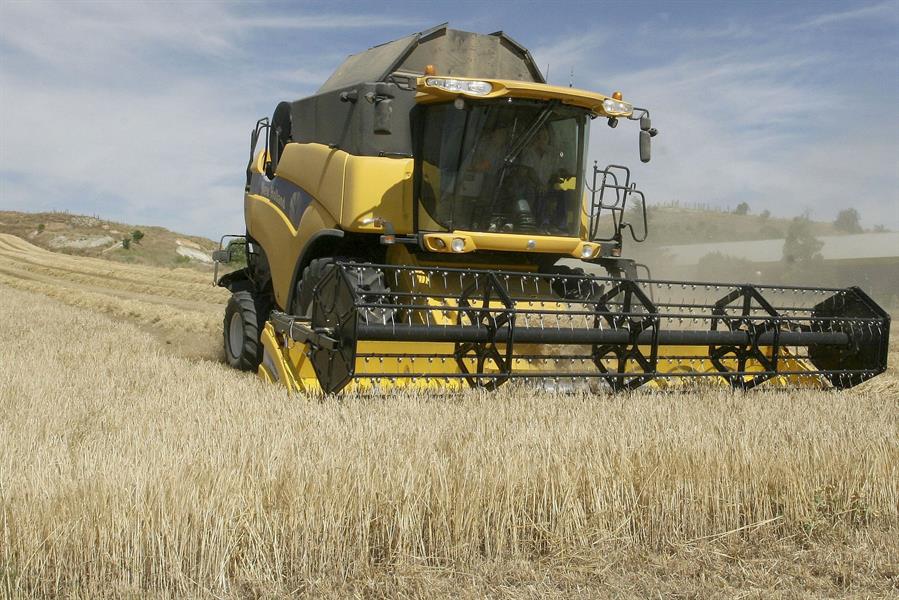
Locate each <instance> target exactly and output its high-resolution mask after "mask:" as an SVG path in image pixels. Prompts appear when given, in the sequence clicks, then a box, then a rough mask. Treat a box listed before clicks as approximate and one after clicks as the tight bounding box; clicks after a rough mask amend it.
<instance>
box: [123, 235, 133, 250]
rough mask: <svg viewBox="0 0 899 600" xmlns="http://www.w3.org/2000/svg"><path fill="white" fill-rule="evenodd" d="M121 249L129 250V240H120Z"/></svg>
mask: <svg viewBox="0 0 899 600" xmlns="http://www.w3.org/2000/svg"><path fill="white" fill-rule="evenodd" d="M122 248H124V249H125V250H130V249H131V238H127V237H126V238H122Z"/></svg>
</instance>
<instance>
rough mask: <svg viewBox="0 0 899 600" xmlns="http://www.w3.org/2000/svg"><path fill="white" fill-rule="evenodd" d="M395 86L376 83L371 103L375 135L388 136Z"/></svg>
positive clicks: (390, 129)
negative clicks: (373, 107) (373, 108)
mask: <svg viewBox="0 0 899 600" xmlns="http://www.w3.org/2000/svg"><path fill="white" fill-rule="evenodd" d="M395 89H396V85H395V84H392V83H378V84H377V85H376V86H375V94H374V96H373V97H372V98H371V101H372V102H373V103H374V105H375V122H374V131H375V134H376V135H390V133H391V131H392V128H391V121H392V116H393V97H394V90H395Z"/></svg>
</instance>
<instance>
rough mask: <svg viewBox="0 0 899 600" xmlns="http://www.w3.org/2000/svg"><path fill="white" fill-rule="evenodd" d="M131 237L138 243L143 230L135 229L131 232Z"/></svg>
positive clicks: (142, 237)
mask: <svg viewBox="0 0 899 600" xmlns="http://www.w3.org/2000/svg"><path fill="white" fill-rule="evenodd" d="M131 239H132V240H134V241H135V242H136V243H138V244H140V241H141V240H142V239H144V232H143V231H141V230H140V229H135V230H134V231H132V232H131Z"/></svg>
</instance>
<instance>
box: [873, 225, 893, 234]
mask: <svg viewBox="0 0 899 600" xmlns="http://www.w3.org/2000/svg"><path fill="white" fill-rule="evenodd" d="M872 231H873V232H874V233H886V232H887V231H889V229H887V227H886V225H884V224H883V223H878V224H877V225H875V226H874V229H872Z"/></svg>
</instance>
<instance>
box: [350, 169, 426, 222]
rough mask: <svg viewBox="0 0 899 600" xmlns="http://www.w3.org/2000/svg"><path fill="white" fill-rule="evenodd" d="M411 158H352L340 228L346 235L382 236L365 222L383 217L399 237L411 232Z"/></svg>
mask: <svg viewBox="0 0 899 600" xmlns="http://www.w3.org/2000/svg"><path fill="white" fill-rule="evenodd" d="M412 166H413V160H412V159H411V158H408V159H407V158H386V157H380V156H349V157H348V158H347V162H346V185H345V188H344V203H343V211H342V212H341V213H340V217H339V219H340V225H341V227H343V229H345V230H347V231H361V232H370V233H375V232H380V231H381V228H380V227H377V226H375V225H374V224H364V223H363V222H362V221H364V220H365V219H368V218H371V217H380V218H381V219H384V220H386V221H390V223H391V224H392V225H393V227H394V229H395V231H396V232H397V233H413V231H412Z"/></svg>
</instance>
